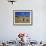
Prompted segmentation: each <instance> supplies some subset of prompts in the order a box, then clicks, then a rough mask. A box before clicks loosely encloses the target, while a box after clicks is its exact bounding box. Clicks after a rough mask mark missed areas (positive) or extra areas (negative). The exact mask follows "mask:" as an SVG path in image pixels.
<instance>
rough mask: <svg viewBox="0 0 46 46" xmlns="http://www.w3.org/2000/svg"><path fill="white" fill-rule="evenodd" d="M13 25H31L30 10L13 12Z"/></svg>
mask: <svg viewBox="0 0 46 46" xmlns="http://www.w3.org/2000/svg"><path fill="white" fill-rule="evenodd" d="M13 14H14V16H13V18H14V19H13V23H14V24H32V10H14V11H13Z"/></svg>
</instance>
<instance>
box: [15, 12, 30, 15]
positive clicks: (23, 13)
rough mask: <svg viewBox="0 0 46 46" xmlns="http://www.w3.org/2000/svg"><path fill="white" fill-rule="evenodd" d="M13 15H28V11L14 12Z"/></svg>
mask: <svg viewBox="0 0 46 46" xmlns="http://www.w3.org/2000/svg"><path fill="white" fill-rule="evenodd" d="M15 16H30V12H15Z"/></svg>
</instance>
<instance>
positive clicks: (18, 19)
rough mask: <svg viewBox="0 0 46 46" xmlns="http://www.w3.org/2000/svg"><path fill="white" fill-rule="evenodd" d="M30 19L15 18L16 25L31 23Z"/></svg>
mask: <svg viewBox="0 0 46 46" xmlns="http://www.w3.org/2000/svg"><path fill="white" fill-rule="evenodd" d="M30 19H31V18H30V17H15V22H16V23H30V21H31V20H30Z"/></svg>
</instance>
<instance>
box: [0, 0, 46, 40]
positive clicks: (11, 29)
mask: <svg viewBox="0 0 46 46" xmlns="http://www.w3.org/2000/svg"><path fill="white" fill-rule="evenodd" d="M13 9H14V10H15V9H16V10H17V9H19V10H20V9H27V10H28V9H32V10H33V25H32V26H15V25H13ZM19 32H25V33H28V34H30V35H31V38H32V39H33V40H37V41H41V40H43V41H45V40H46V1H45V0H17V1H16V3H14V4H13V5H12V4H11V3H10V2H8V1H7V0H0V41H2V40H5V41H6V40H11V39H12V40H15V38H16V37H17V34H18V33H19Z"/></svg>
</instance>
